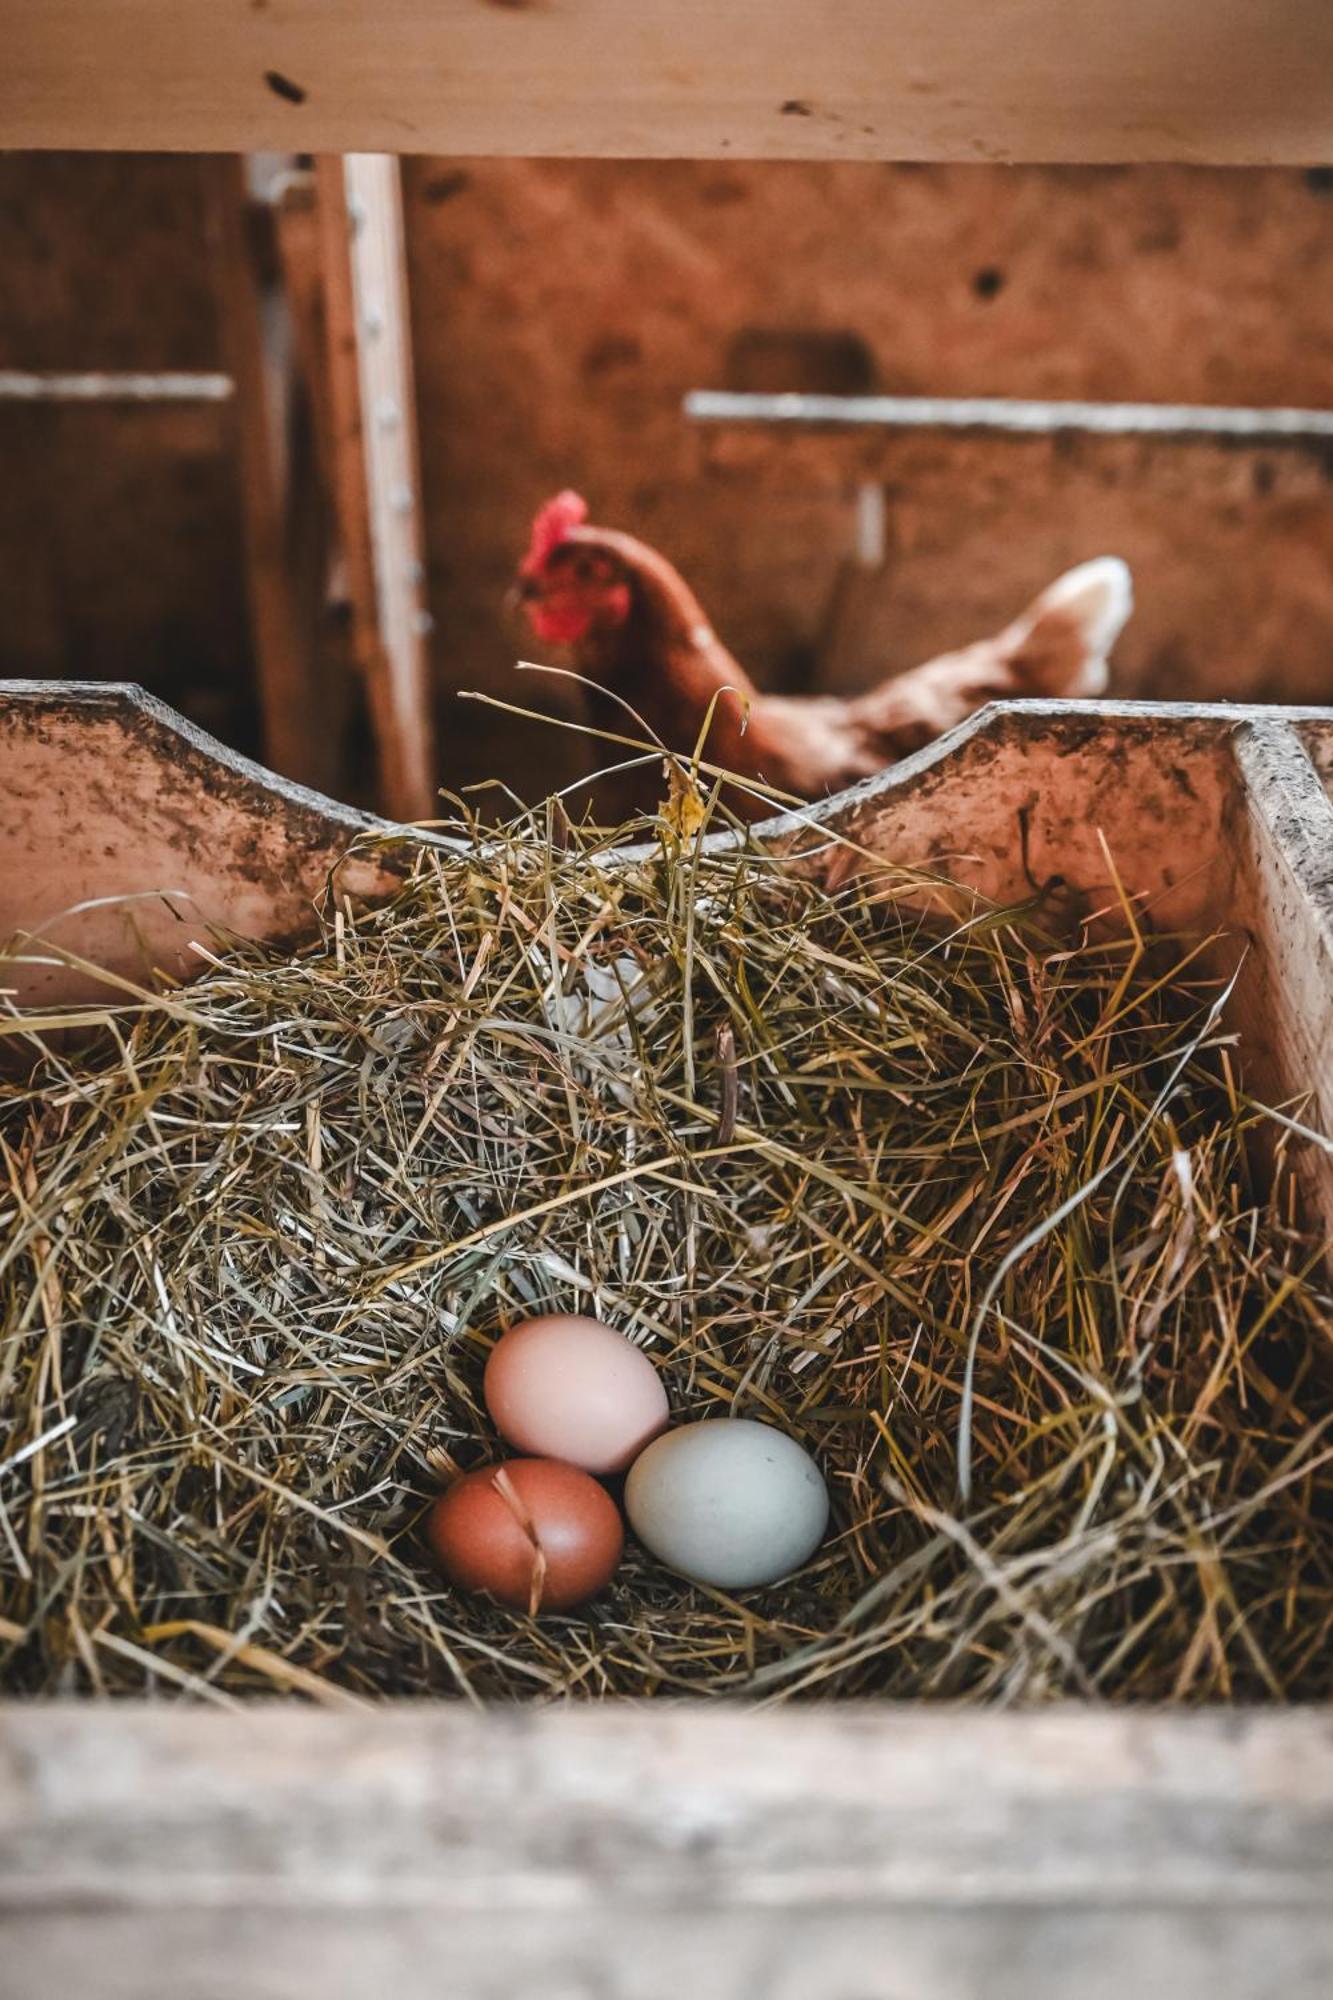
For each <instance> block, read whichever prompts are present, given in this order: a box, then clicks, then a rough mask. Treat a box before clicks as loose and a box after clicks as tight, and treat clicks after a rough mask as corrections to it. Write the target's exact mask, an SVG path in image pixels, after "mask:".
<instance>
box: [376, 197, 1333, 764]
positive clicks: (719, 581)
mask: <svg viewBox="0 0 1333 2000" xmlns="http://www.w3.org/2000/svg"><path fill="white" fill-rule="evenodd" d="M407 187H408V200H409V211H410V239H411V244H412V268H411V278H412V286H413V300H414V312H415V320H416V346H417V367H418V389H419V396H420V403H421V414H422V434H423V443H424V456H425V465H424V472H425V480H426V493H427V506H428V532H429V544H430V558H431V574H432V584H433V592H434V603H435V608H436V614H437V619H438V642H437V645H438V661H439V675H440V684H441V687H442V688H446V689H447V688H448V687H450V686H451V685H452V686H458V685H462V686H480V687H485V688H490V689H496V690H503V691H504V692H505V693H507V694H514V693H517V694H518V695H519V698H521V699H523V698H526V699H530V698H531V689H530V686H529V687H525V686H524V685H523V684H522V683H518V682H516V680H515V677H514V675H513V673H512V671H511V667H510V660H511V654H512V651H513V649H514V647H515V646H516V645H520V644H522V643H523V641H522V638H521V635H518V634H506V633H505V632H504V631H503V629H502V627H501V625H500V623H499V621H498V617H497V606H498V604H499V600H500V596H501V593H502V591H503V588H504V584H505V582H506V578H507V574H508V569H509V564H510V562H511V560H512V557H513V555H514V552H515V551H516V549H517V548H518V547H519V546H520V544H521V542H522V539H523V536H524V532H525V529H526V525H527V520H528V517H529V515H530V513H531V511H532V508H533V507H534V505H535V504H536V503H537V502H538V501H539V500H540V499H542V498H543V497H544V496H545V495H546V494H547V493H549V492H551V491H552V490H554V489H555V488H557V487H558V486H561V485H565V484H573V485H575V486H578V487H580V488H582V489H583V490H585V491H586V493H587V495H588V497H589V499H590V501H591V502H592V503H593V505H594V508H595V511H596V513H597V515H598V516H599V517H600V518H602V519H604V520H606V521H610V522H613V523H615V524H616V525H620V526H625V527H629V528H632V529H634V530H635V531H636V532H639V533H642V534H644V535H645V536H647V537H648V538H649V539H650V540H654V541H657V542H658V543H659V544H660V545H661V546H663V547H664V548H665V549H666V550H667V551H668V552H669V553H670V554H672V555H673V556H674V557H675V558H676V559H677V560H678V561H679V562H680V563H681V564H682V566H683V567H684V568H685V570H686V571H687V573H688V574H689V576H690V578H691V580H692V581H693V582H694V583H695V585H696V588H697V589H698V590H699V591H700V593H701V595H702V597H703V599H704V601H705V603H706V605H707V606H708V607H709V609H710V611H711V613H712V615H713V617H714V619H715V622H716V623H717V624H718V626H719V627H720V629H721V630H722V632H723V634H724V635H725V636H726V638H727V639H728V641H729V642H730V643H731V644H732V645H733V646H734V648H735V649H736V650H737V651H738V652H739V653H740V655H741V656H742V657H743V658H744V659H745V661H746V663H747V664H748V665H750V666H751V667H752V669H753V670H754V671H755V672H756V674H757V676H758V677H759V678H761V679H763V680H766V681H767V682H768V683H770V684H781V685H784V686H789V687H795V686H802V685H807V686H808V685H818V684H821V678H823V679H828V678H833V679H836V680H837V681H838V682H839V684H844V685H845V684H850V683H852V682H855V681H856V680H858V679H860V680H864V679H866V678H868V677H870V676H872V675H874V674H877V673H878V672H879V671H881V670H882V669H883V668H887V667H889V666H902V665H906V664H909V663H910V662H911V661H913V660H915V659H919V658H922V657H925V656H928V655H929V654H930V653H931V652H934V651H937V650H939V649H941V648H944V647H947V646H951V645H954V644H957V643H959V642H960V641H963V640H965V639H968V638H970V637H974V636H976V635H977V634H978V633H979V632H980V631H982V630H985V629H987V628H989V627H991V626H994V625H995V624H997V623H999V622H1001V621H1002V620H1004V619H1005V618H1006V617H1008V616H1009V615H1010V614H1011V613H1012V612H1013V611H1014V610H1015V609H1016V608H1017V607H1018V605H1019V604H1020V603H1021V602H1022V601H1023V599H1024V598H1025V597H1026V596H1027V595H1028V594H1030V593H1031V592H1033V591H1035V590H1036V589H1037V588H1038V587H1039V586H1040V585H1041V584H1042V583H1044V582H1045V581H1047V580H1048V579H1049V578H1050V577H1051V576H1052V575H1054V574H1055V573H1056V572H1057V571H1058V570H1059V569H1061V568H1062V567H1064V566H1065V565H1067V564H1069V563H1073V562H1076V561H1078V560H1080V559H1082V558H1083V557H1086V556H1090V555H1094V554H1097V553H1100V552H1102V551H1103V550H1111V551H1115V552H1118V553H1121V554H1123V555H1124V556H1125V557H1127V558H1128V560H1129V561H1130V562H1131V564H1132V565H1133V568H1134V571H1135V575H1136V579H1137V586H1138V597H1139V609H1138V612H1137V615H1136V617H1135V619H1134V622H1133V624H1132V626H1131V628H1130V630H1129V632H1128V633H1127V635H1126V638H1125V641H1124V642H1123V645H1122V647H1121V650H1120V655H1119V660H1118V667H1117V684H1118V686H1119V687H1120V688H1121V689H1122V690H1123V691H1126V692H1134V693H1151V694H1154V695H1162V696H1170V695H1179V696H1196V695H1225V696H1231V697H1236V698H1260V699H1267V698H1289V699H1296V700H1317V699H1323V700H1333V665H1330V662H1333V485H1330V483H1329V473H1328V465H1327V462H1326V459H1325V457H1324V456H1323V455H1321V454H1318V453H1311V452H1308V451H1302V450H1298V449H1295V448H1283V449H1282V450H1280V451H1279V450H1259V451H1256V450H1247V449H1236V448H1235V447H1225V446H1210V445H1200V444H1188V445H1178V444H1170V443H1155V444H1152V445H1147V444H1143V443H1131V442H1120V441H1111V442H1105V443H1093V442H1078V443H1074V442H1067V441H1066V442H1060V443H1053V442H1045V441H1036V442H1030V443H1028V442H1023V443H1016V442H1011V441H1008V440H998V439H997V440H989V441H982V440H978V439H958V438H955V439H945V438H940V437H932V436H920V435H917V436H913V437H910V438H908V437H901V436H900V437H898V438H896V439H891V440H886V439H884V438H883V437H881V438H879V439H876V440H871V441H854V442H851V443H848V442H846V441H834V440H821V439H811V438H807V439H805V440H802V441H793V440H791V439H777V440H773V439H767V440H765V439H762V438H757V437H753V436H749V437H744V438H741V437H737V436H727V437H713V438H705V437H704V436H703V435H701V434H700V433H699V432H698V431H697V430H695V429H692V428H691V427H690V426H689V425H688V424H686V422H685V421H684V419H683V418H682V415H681V410H680V404H681V398H682V396H683V395H684V394H685V392H686V391H687V390H689V389H691V388H696V387H717V386H723V385H726V384H727V383H728V382H729V381H730V382H733V383H737V384H746V383H749V384H754V385H756V386H767V387H781V386H791V387H801V386H818V383H819V379H820V377H821V373H822V375H823V376H824V378H825V379H828V380H829V381H830V384H831V385H832V386H837V385H838V383H839V380H842V381H843V383H844V385H845V386H858V384H857V382H856V381H855V379H854V377H855V373H856V369H855V361H856V356H857V354H858V352H859V353H860V354H861V356H862V361H863V365H865V366H868V369H869V371H870V379H871V380H872V381H873V384H874V386H877V387H880V388H882V389H884V390H888V391H902V392H906V393H919V394H925V393H939V394H946V395H983V394H997V395H1012V396H1038V397H1091V398H1096V399H1121V398H1124V399H1137V400H1143V401H1152V402H1158V401H1170V400H1181V401H1192V402H1210V403H1241V404H1245V403H1251V404H1308V405H1315V406H1330V405H1333V194H1330V187H1329V176H1328V175H1326V174H1319V173H1316V174H1308V175H1307V174H1301V173H1285V172H1244V173H1239V172H1211V171H1196V170H1186V169H1179V170H1177V169H1157V168H1135V169H1127V170H1115V169H1099V170H1059V171H1053V170H1049V169H1040V170H1039V169H1030V170H1028V169H1024V170H1014V169H1004V168H986V167H980V168H970V167H968V168H911V167H902V166H896V167H891V166H884V167H876V166H806V165H780V166H771V165H770V166H763V167H757V166H744V165H725V166H724V165H715V164H708V165H705V164H693V163H687V164H673V165H657V164H653V165H648V164H643V165H623V164H600V163H596V164H594V163H574V164H570V163H562V164H545V163H538V164H531V163H517V162H484V163H479V162H465V163H461V164H460V163H457V162H447V161H440V160H418V161H415V162H412V163H410V164H409V168H408V174H407ZM747 331H748V332H749V333H750V334H751V335H759V336H764V337H766V338H765V339H760V340H759V341H756V340H755V339H753V338H751V339H750V340H749V341H744V340H741V339H739V338H738V337H740V336H743V335H745V334H746V333H747ZM811 335H819V336H825V339H824V340H823V342H822V344H821V343H820V342H818V341H816V342H811V341H810V340H809V338H808V337H809V336H811ZM839 335H842V336H845V335H850V336H853V337H854V338H853V340H852V341H850V342H849V341H846V340H843V341H842V342H841V343H839V342H837V341H831V340H830V339H829V338H827V337H828V336H839ZM802 337H804V344H802ZM784 339H785V345H784ZM857 343H859V349H858V346H857ZM803 370H804V371H805V374H804V378H803V379H802V371H803ZM784 371H785V373H784ZM864 478H874V479H878V480H881V481H882V482H883V483H884V484H885V485H886V487H887V488H888V491H889V495H890V555H889V561H888V564H887V566H886V569H885V571H884V572H883V574H882V576H880V577H878V578H876V579H875V580H874V582H873V583H872V584H871V585H869V586H862V587H861V588H860V589H859V590H858V591H857V593H856V597H855V602H854V605H853V607H852V609H853V611H854V613H855V615H854V617H851V618H850V619H849V618H847V617H846V616H844V617H843V618H842V619H841V621H840V620H839V617H838V615H837V606H836V605H835V593H836V587H837V578H838V573H839V568H840V564H841V561H842V558H843V556H844V553H845V552H846V551H847V550H848V548H849V545H850V537H851V531H852V506H853V498H854V494H855V490H856V486H857V484H858V482H859V481H860V480H861V479H864ZM843 611H844V613H846V611H847V606H846V605H845V604H844V606H843ZM442 729H443V731H444V736H445V741H446V742H451V743H452V746H453V755H452V758H451V762H452V764H453V766H454V768H455V770H458V771H462V772H470V773H471V774H473V775H481V774H482V773H483V772H485V771H487V770H488V769H492V768H499V767H500V765H501V764H502V763H503V762H506V761H507V762H508V763H509V765H510V767H511V768H512V769H515V770H520V768H521V771H522V776H523V780H524V782H525V783H530V782H531V779H530V777H529V775H528V773H529V768H530V763H529V760H530V759H536V760H537V761H536V762H535V764H534V765H532V766H531V768H535V769H538V770H540V771H541V773H542V775H543V776H546V775H550V773H551V771H552V769H553V766H552V764H551V762H550V759H551V758H552V757H553V756H554V755H555V754H556V747H555V746H554V745H551V744H543V745H539V746H538V747H537V748H536V749H535V750H534V747H533V744H534V739H533V736H532V732H531V731H530V730H527V731H525V730H522V729H520V728H518V727H517V726H516V725H513V724H510V723H509V722H507V721H497V720H496V719H495V718H493V717H490V718H488V717H487V716H486V715H485V713H484V712H481V711H478V710H477V709H476V708H475V707H472V708H465V707H462V706H461V705H459V704H456V703H455V704H452V706H451V710H450V711H449V712H447V713H446V715H445V716H444V717H443V718H442Z"/></svg>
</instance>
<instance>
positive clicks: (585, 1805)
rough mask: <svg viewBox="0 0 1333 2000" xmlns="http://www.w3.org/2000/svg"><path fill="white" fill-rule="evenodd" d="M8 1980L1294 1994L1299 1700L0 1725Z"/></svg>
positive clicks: (317, 1987) (323, 1986) (1004, 1999)
mask: <svg viewBox="0 0 1333 2000" xmlns="http://www.w3.org/2000/svg"><path fill="white" fill-rule="evenodd" d="M0 1951H2V1952H3V1962H4V1965H5V1980H4V1988H5V1993H6V1995H7V1996H8V2000H52V1996H55V1995H64V1994H70V1995H73V1994H78V1993H91V1994H95V1995H96V1996H97V2000H131V1996H133V2000H167V1996H170V2000H218V1996H220V1995H222V1994H224V1993H227V1994H232V1993H239V1994H245V1995H247V1996H248V2000H296V1996H298V1995H308V1994H316V1993H318V1994H320V1995H322V1996H325V2000H341V1996H344V1995H346V1996H349V2000H350V1996H353V1995H355V1996H357V1997H358V2000H360V1996H362V1995H365V1994H390V1993H392V1994H393V1995H394V1996H396V2000H438V1996H440V1995H448V2000H496V1996H499V1995H510V1994H515V1995H516V1994H531V1995H533V1996H538V1997H539V2000H557V1996H558V2000H675V1996H677V1995H679V1994H682V1993H688V1994H690V1995H692V1996H694V2000H739V1996H744V1995H754V1996H762V2000H798V1996H799V2000H849V1997H850V1996H857V2000H965V1996H980V1995H983V1994H984V1995H985V1996H986V2000H1072V1996H1077V2000H1124V1996H1126V1995H1130V1994H1146V1995H1151V1996H1160V2000H1168V1996H1169V2000H1256V1996H1258V1995H1261V1994H1281V1995H1282V2000H1327V1994H1328V1991H1329V1984H1328V1980H1329V1974H1330V1969H1331V1968H1333V1737H1331V1736H1330V1732H1329V1728H1328V1724H1327V1722H1326V1721H1325V1719H1324V1718H1323V1717H1321V1716H1319V1715H1317V1714H1315V1713H1312V1712H1309V1711H1307V1712H1305V1713H1304V1714H1301V1713H1296V1714H1286V1715H1282V1714H1277V1715H1272V1714H1270V1715H1267V1716H1256V1715H1251V1716H1225V1717H1222V1716H1216V1717H1214V1716H1203V1715H1194V1716H1190V1715H1175V1716H1164V1715H1151V1714H1128V1715H1127V1714H1120V1715H1115V1714H1112V1713H1109V1712H1103V1713H1094V1712H1090V1711H1083V1712H1079V1711H1077V1710H1069V1709H1065V1710H1061V1711H1057V1712H1049V1711H1048V1712H1047V1713H1044V1714H1040V1715H1027V1716H1005V1715H993V1714H992V1715H977V1714H944V1713H941V1712H940V1711H939V1710H936V1711H934V1712H931V1711H929V1710H926V1711H922V1710H920V1709H908V1708H892V1707H884V1708H879V1709H875V1708H869V1707H838V1706H831V1707H827V1708H824V1709H822V1710H812V1709H809V1708H807V1709H804V1710H802V1711H794V1710H787V1711H786V1712H784V1713H781V1714H778V1713H769V1714H767V1715H764V1714H755V1713H749V1714H746V1713H740V1712H737V1711H736V1710H735V1709H730V1710H719V1709H712V1710H705V1709H702V1708H699V1707H697V1706H696V1707H687V1706H676V1705H673V1704H665V1705H643V1706H639V1707H634V1706H630V1705H626V1704H616V1705H613V1706H610V1707H606V1708H602V1709H600V1710H591V1709H585V1710H583V1711H581V1712H568V1711H567V1712H565V1713H554V1712H548V1713H546V1714H544V1715H541V1714H538V1715H534V1714H532V1713H530V1712H529V1713H528V1714H519V1713H517V1712H515V1711H510V1712H509V1713H505V1712H503V1711H500V1712H495V1713H492V1714H489V1715H475V1714H472V1713H470V1712H468V1711H466V1710H464V1709H463V1708H462V1706H461V1704H460V1705H458V1706H455V1707H450V1706H447V1705H446V1706H434V1707H427V1708H423V1707H422V1706H420V1705H416V1706H411V1707H407V1706H404V1707H402V1708H400V1709H398V1710H397V1711H396V1712H394V1711H393V1710H391V1709H388V1708H380V1709H378V1710H376V1711H374V1712H373V1713H366V1714H362V1715H347V1714H333V1713H329V1712H322V1713H319V1712H314V1711H311V1710H308V1709H307V1710H301V1709H298V1708H295V1707H290V1706H289V1707H286V1708H284V1709H282V1710H276V1709H273V1708H270V1709H268V1710H264V1709H258V1710H256V1709H253V1708H252V1709H249V1710H246V1711H241V1712H236V1713H233V1714H231V1715H226V1716H219V1715H216V1714H210V1713H207V1712H200V1711H195V1712H193V1713H191V1712H187V1711H184V1710H182V1709H176V1710H175V1711H174V1712H164V1711H162V1710H161V1709H158V1710H153V1709H146V1708H144V1707H141V1706H129V1705H118V1706H117V1707H116V1708H115V1709H114V1710H113V1709H111V1708H109V1707H106V1706H100V1707H98V1706H93V1705H92V1704H86V1705H79V1706H76V1705H75V1704H73V1703H71V1704H67V1705H64V1706H60V1707H48V1708H37V1709H28V1710H24V1709H21V1708H11V1709H9V1710H8V1711H7V1712H5V1714H4V1716H3V1719H2V1720H0Z"/></svg>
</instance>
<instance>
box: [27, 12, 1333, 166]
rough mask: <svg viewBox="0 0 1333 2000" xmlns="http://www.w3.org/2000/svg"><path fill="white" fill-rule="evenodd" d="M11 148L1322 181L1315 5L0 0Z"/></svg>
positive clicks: (1329, 145) (1324, 114)
mask: <svg viewBox="0 0 1333 2000" xmlns="http://www.w3.org/2000/svg"><path fill="white" fill-rule="evenodd" d="M0 49H3V51H4V58H3V63H2V64H0V143H3V144H4V145H6V146H11V147H13V146H57V147H89V148H125V149H131V150H141V151H149V150H155V149H159V148H161V149H166V148H170V149H180V150H184V151H190V150H197V151H204V150H216V151H233V152H234V151H248V150H259V149H263V148H274V149H277V150H279V151H283V152H313V151H321V150H325V151H339V152H350V151H354V150H363V151H382V152H388V151H398V152H442V153H455V154H468V153H511V154H525V155H530V156H537V157H540V156H543V155H549V154H588V155H607V156H622V157H635V156H643V157H662V156H672V157H680V156H697V157H710V158H711V157H717V158H725V157H727V156H730V157H732V158H736V159H779V158H791V159H798V158H799V159H817V158H838V159H914V160H1029V161H1043V160H1089V161H1096V160H1181V161H1217V162H1223V163H1239V162H1248V163H1253V164H1269V163H1281V162H1288V163H1290V162H1319V161H1323V160H1326V159H1328V158H1329V157H1331V156H1333V95H1331V94H1330V91H1329V85H1328V79H1329V77H1330V75H1333V9H1330V8H1329V7H1327V6H1326V5H1325V4H1324V0H1262V4H1260V0H1221V4H1219V0H1172V4H1170V5H1164V4H1163V0H1118V4H1117V5H1115V6H1108V5H1107V4H1106V0H1022V4H1021V5H1017V6H1015V5H1009V6H996V5H994V4H993V0H931V4H929V5H923V4H921V0H716V4H711V5H702V4H699V0H688V4H682V0H636V4H635V5H633V6H626V5H624V4H623V0H563V4H562V5H560V6H558V7H557V6H549V5H543V4H540V0H117V4H116V5H115V6H114V7H110V6H108V5H107V4H106V0H40V4H36V0H0Z"/></svg>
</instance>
